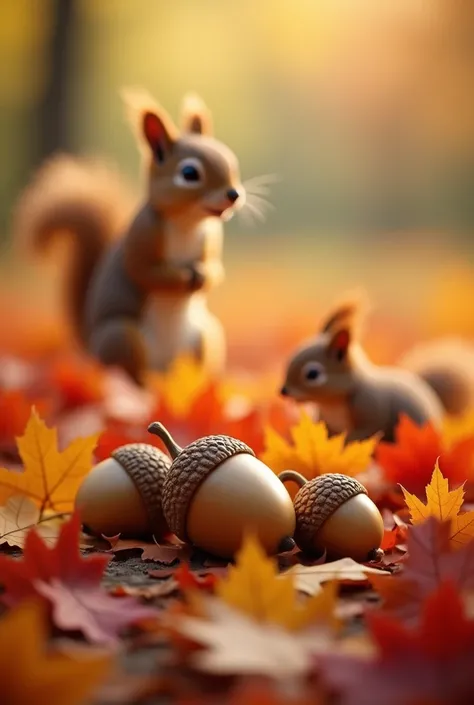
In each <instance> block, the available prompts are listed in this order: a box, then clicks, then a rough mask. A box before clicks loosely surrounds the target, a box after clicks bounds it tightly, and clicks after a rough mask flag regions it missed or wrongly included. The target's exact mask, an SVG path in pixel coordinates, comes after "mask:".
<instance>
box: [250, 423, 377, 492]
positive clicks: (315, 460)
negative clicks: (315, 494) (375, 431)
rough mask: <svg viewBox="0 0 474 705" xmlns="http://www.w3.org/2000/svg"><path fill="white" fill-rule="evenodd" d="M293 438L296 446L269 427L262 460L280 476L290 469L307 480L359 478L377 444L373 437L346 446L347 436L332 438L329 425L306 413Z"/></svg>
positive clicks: (294, 431)
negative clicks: (325, 476) (335, 476)
mask: <svg viewBox="0 0 474 705" xmlns="http://www.w3.org/2000/svg"><path fill="white" fill-rule="evenodd" d="M291 437H292V441H293V443H289V442H288V441H287V440H286V439H285V438H283V437H282V436H280V435H279V434H278V433H277V432H276V431H274V430H273V428H271V427H269V428H267V429H266V434H265V451H264V453H262V455H261V460H262V461H263V462H264V463H266V464H267V465H268V466H269V467H270V468H271V469H272V470H273V472H275V473H277V474H278V473H280V472H282V471H283V470H287V469H289V468H291V469H292V470H296V471H297V472H299V473H301V474H302V475H303V476H304V477H306V478H307V479H308V480H310V479H312V478H314V477H317V476H318V475H322V474H324V473H332V472H335V473H342V474H343V475H357V473H359V472H362V471H363V470H365V469H366V468H367V466H368V464H369V462H370V459H371V457H372V454H373V452H374V449H375V446H376V444H377V442H378V441H377V438H375V437H374V438H369V439H368V440H365V441H355V442H353V443H347V444H345V435H344V434H340V435H337V436H332V437H329V435H328V429H327V427H326V424H325V423H324V422H323V421H317V422H315V421H313V420H312V419H311V417H310V416H309V415H308V414H306V413H303V414H302V415H301V418H300V421H299V423H298V424H296V425H295V426H293V427H292V428H291ZM292 489H293V488H292V487H291V486H290V492H291V490H292ZM293 493H294V492H293Z"/></svg>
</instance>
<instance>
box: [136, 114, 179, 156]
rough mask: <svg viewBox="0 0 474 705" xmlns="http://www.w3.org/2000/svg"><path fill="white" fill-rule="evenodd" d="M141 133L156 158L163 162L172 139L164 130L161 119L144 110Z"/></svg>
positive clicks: (169, 149) (170, 146) (171, 144)
mask: <svg viewBox="0 0 474 705" xmlns="http://www.w3.org/2000/svg"><path fill="white" fill-rule="evenodd" d="M142 125H143V134H144V136H145V139H146V141H147V142H148V144H149V145H150V148H151V150H152V152H153V154H154V155H155V157H156V159H157V160H158V161H159V162H160V163H161V162H164V160H165V158H166V155H167V154H168V153H169V152H170V151H171V148H172V146H173V140H172V138H171V136H170V135H169V133H168V131H167V130H166V127H165V124H164V122H163V120H161V118H160V117H159V115H157V114H156V113H154V112H151V111H149V110H148V111H146V112H145V113H144V114H143V120H142Z"/></svg>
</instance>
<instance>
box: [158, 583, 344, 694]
mask: <svg viewBox="0 0 474 705" xmlns="http://www.w3.org/2000/svg"><path fill="white" fill-rule="evenodd" d="M201 605H202V608H203V611H204V612H205V617H194V616H189V615H186V614H177V613H171V614H170V617H169V622H168V627H169V629H170V630H172V631H173V632H175V633H177V634H179V635H181V636H184V637H186V638H187V639H190V640H192V641H193V642H194V643H197V644H199V645H200V646H201V647H206V648H205V649H204V650H203V649H199V650H197V651H196V650H193V651H191V653H190V654H188V657H187V662H188V664H189V665H190V666H191V667H193V668H195V669H197V670H200V671H204V672H207V673H212V674H214V675H232V674H239V675H241V674H252V675H264V676H267V677H268V678H270V679H272V680H286V679H293V678H295V679H299V678H301V677H302V676H305V675H306V674H308V672H309V671H310V670H311V667H312V663H313V660H314V655H315V654H317V653H318V652H320V651H324V650H326V649H327V648H328V644H330V643H331V642H332V640H333V638H334V635H333V633H332V631H331V630H330V629H328V628H322V627H321V626H320V625H317V626H314V627H313V628H311V629H306V630H302V631H298V632H294V631H293V632H290V631H288V630H286V629H284V628H282V627H280V626H279V625H277V624H274V623H271V622H257V621H256V620H255V619H253V618H251V617H249V616H247V615H246V614H245V613H244V612H242V611H240V610H235V609H233V608H232V607H230V606H229V605H227V604H225V603H224V602H223V601H222V600H219V599H217V598H215V597H206V598H204V597H203V598H202V602H201Z"/></svg>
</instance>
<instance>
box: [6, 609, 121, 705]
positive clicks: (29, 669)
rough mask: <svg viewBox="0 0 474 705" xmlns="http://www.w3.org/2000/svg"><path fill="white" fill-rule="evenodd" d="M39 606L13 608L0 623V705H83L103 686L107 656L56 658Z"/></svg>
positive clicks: (108, 661) (109, 664) (61, 655)
mask: <svg viewBox="0 0 474 705" xmlns="http://www.w3.org/2000/svg"><path fill="white" fill-rule="evenodd" d="M43 620H44V617H43V615H42V611H41V609H40V606H39V605H38V604H34V603H25V604H23V605H20V606H19V607H16V608H15V609H14V610H12V611H11V612H10V613H9V614H7V615H6V616H5V617H3V618H2V620H1V621H0V673H1V674H2V685H1V693H2V695H1V701H2V703H3V705H36V704H37V703H48V705H65V703H66V702H67V705H82V703H83V702H84V700H85V699H86V698H88V697H90V696H92V695H93V693H94V691H95V689H96V688H97V687H98V686H99V685H100V684H101V682H103V681H104V680H105V677H106V676H107V675H108V671H109V669H110V667H111V659H110V656H99V657H98V656H94V657H88V658H84V655H83V654H82V653H81V654H78V655H77V656H76V657H74V656H75V655H74V653H73V652H71V653H70V655H68V656H66V655H64V654H63V653H55V652H54V651H52V650H51V647H50V645H49V644H48V634H47V630H46V625H45V624H44V622H43Z"/></svg>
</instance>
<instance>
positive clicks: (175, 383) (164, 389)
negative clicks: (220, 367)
mask: <svg viewBox="0 0 474 705" xmlns="http://www.w3.org/2000/svg"><path fill="white" fill-rule="evenodd" d="M208 381H209V380H208V376H207V374H206V372H205V371H204V369H203V366H202V365H200V364H199V363H198V362H197V361H196V360H195V359H194V358H193V357H191V356H190V355H181V356H180V357H178V358H176V359H175V360H174V361H173V363H172V364H171V365H170V367H169V370H168V371H167V372H166V373H165V374H163V375H160V376H158V378H157V381H156V385H157V389H158V392H159V394H160V397H161V400H162V402H163V404H164V405H166V406H167V408H168V409H169V412H170V414H171V415H173V416H175V417H176V418H184V417H185V416H186V415H187V414H189V411H190V409H191V406H192V404H193V402H194V401H195V400H196V399H197V397H198V395H199V394H200V392H202V391H203V389H204V387H205V385H206V384H207V383H208Z"/></svg>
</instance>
